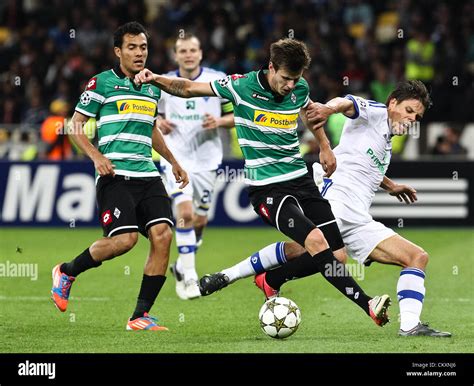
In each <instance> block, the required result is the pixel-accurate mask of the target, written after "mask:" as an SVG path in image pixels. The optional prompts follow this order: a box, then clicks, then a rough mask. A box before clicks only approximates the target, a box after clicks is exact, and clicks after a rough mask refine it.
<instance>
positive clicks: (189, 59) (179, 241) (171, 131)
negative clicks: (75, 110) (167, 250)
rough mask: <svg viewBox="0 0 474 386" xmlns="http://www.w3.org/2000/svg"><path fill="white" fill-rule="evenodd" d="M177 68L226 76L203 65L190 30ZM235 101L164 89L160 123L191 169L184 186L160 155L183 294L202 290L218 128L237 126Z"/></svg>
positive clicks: (218, 156) (207, 76)
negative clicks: (199, 259)
mask: <svg viewBox="0 0 474 386" xmlns="http://www.w3.org/2000/svg"><path fill="white" fill-rule="evenodd" d="M174 52H175V60H176V63H177V64H178V69H177V70H176V71H172V72H169V73H167V74H165V75H166V76H168V77H177V78H185V79H190V80H196V81H199V82H210V81H213V80H216V79H222V78H223V77H225V76H226V75H225V74H224V73H222V72H219V71H215V70H213V69H210V68H207V67H202V66H201V65H200V63H201V60H202V50H201V46H200V42H199V39H198V38H197V37H196V36H194V35H191V34H186V35H184V36H182V37H179V38H178V39H177V40H176V43H175V47H174ZM232 111H233V108H232V104H231V103H230V102H229V101H228V100H226V99H221V98H210V97H198V98H192V99H183V98H179V97H175V96H173V95H170V94H167V93H165V92H163V93H162V99H160V102H159V105H158V112H159V113H160V115H161V116H162V118H161V120H160V122H159V128H160V130H161V132H162V133H163V134H164V139H165V142H166V144H167V146H168V147H169V148H170V149H172V151H173V154H175V156H176V159H178V160H179V162H180V163H181V165H183V167H185V168H186V170H187V171H188V173H189V180H190V183H189V185H187V186H186V188H184V189H180V188H179V184H177V183H176V179H175V178H174V177H173V174H172V168H171V165H170V164H169V163H168V162H167V161H166V160H165V159H164V158H161V161H160V163H161V168H162V170H163V174H164V177H165V181H166V187H167V190H168V194H169V195H170V196H171V197H172V199H173V202H174V207H175V215H176V245H177V247H178V259H177V261H176V263H174V264H172V265H171V266H170V270H171V272H172V274H173V276H174V278H175V279H176V293H177V295H178V296H179V297H180V298H181V299H193V298H197V297H199V296H201V294H200V291H199V287H198V285H197V279H198V275H197V273H196V267H195V253H196V249H197V247H198V246H199V245H200V243H201V241H202V239H201V238H202V233H203V230H204V228H205V226H206V225H207V212H208V210H209V206H210V205H211V201H212V196H213V190H214V185H215V182H216V177H217V173H216V171H217V169H218V167H219V165H220V163H221V162H222V142H221V139H220V137H219V133H218V131H217V128H219V127H226V128H231V127H233V126H234V116H233V113H232Z"/></svg>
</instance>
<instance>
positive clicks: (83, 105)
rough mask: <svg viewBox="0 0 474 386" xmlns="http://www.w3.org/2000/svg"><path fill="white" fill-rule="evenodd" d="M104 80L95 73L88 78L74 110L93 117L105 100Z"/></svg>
mask: <svg viewBox="0 0 474 386" xmlns="http://www.w3.org/2000/svg"><path fill="white" fill-rule="evenodd" d="M104 83H105V81H104V79H102V78H101V77H100V76H98V75H96V76H94V77H93V78H91V79H89V82H88V83H87V86H86V88H85V90H84V92H83V93H82V94H81V96H80V98H79V102H78V103H77V105H76V109H75V110H76V111H77V112H79V113H81V114H84V115H86V116H88V117H95V116H96V115H97V113H98V112H99V111H100V109H101V108H102V105H103V104H104V101H105V84H104Z"/></svg>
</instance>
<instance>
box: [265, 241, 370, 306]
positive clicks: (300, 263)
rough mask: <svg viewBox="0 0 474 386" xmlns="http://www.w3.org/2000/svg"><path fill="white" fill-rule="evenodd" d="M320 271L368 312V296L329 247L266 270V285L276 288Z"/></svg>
mask: <svg viewBox="0 0 474 386" xmlns="http://www.w3.org/2000/svg"><path fill="white" fill-rule="evenodd" d="M318 272H321V273H322V275H323V276H324V278H325V279H326V280H327V281H329V282H330V283H331V284H332V285H333V286H334V287H336V288H337V289H338V290H339V291H341V292H342V293H343V294H344V296H346V297H347V298H349V299H350V300H352V301H353V302H354V303H356V304H357V305H358V306H359V307H361V308H362V309H363V310H364V311H365V312H366V313H367V314H369V312H370V311H369V303H368V302H369V300H370V297H369V296H367V295H366V294H365V292H364V291H363V290H362V288H360V286H359V285H358V284H357V282H356V281H355V280H354V278H353V277H352V276H351V275H350V274H349V272H348V271H347V269H346V267H345V265H344V264H342V263H341V262H340V261H339V260H337V259H336V258H335V257H334V255H333V253H332V251H331V249H326V250H324V251H322V252H320V253H317V254H316V255H314V256H311V255H310V254H309V253H305V254H303V255H301V256H299V257H297V258H296V259H294V260H291V261H289V262H288V263H286V264H283V265H282V266H280V267H278V268H276V269H273V270H271V271H269V272H267V275H266V277H265V279H266V281H267V283H268V285H269V286H270V287H272V288H274V289H276V290H278V289H280V287H281V286H282V285H283V284H284V283H285V282H287V281H289V280H293V279H296V278H302V277H306V276H310V275H313V274H315V273H318Z"/></svg>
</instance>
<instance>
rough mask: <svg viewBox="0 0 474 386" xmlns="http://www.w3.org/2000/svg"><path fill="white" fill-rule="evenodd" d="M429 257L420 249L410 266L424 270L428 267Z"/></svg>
mask: <svg viewBox="0 0 474 386" xmlns="http://www.w3.org/2000/svg"><path fill="white" fill-rule="evenodd" d="M428 260H429V256H428V253H426V251H424V250H423V249H421V250H420V251H419V252H417V253H416V254H415V255H414V256H413V257H412V259H411V266H414V267H416V268H421V269H424V268H425V267H426V266H427V265H428Z"/></svg>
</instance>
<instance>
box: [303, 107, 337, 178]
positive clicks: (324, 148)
mask: <svg viewBox="0 0 474 386" xmlns="http://www.w3.org/2000/svg"><path fill="white" fill-rule="evenodd" d="M313 104H314V103H312V102H310V103H309V105H308V107H305V108H301V111H300V118H301V120H302V121H303V124H304V125H305V126H306V128H307V129H308V130H310V131H311V132H312V133H313V135H314V137H315V138H316V140H317V141H318V143H319V163H320V164H321V165H322V167H323V169H324V171H325V172H326V174H325V175H324V176H325V177H330V176H331V174H333V173H334V172H335V170H336V167H337V163H336V156H335V155H334V152H333V151H332V149H331V142H329V139H328V137H327V136H326V132H325V131H324V128H323V127H322V125H321V126H317V125H312V124H311V123H310V122H309V120H308V117H307V113H308V111H307V110H308V109H309V107H310V106H311V105H313Z"/></svg>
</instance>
